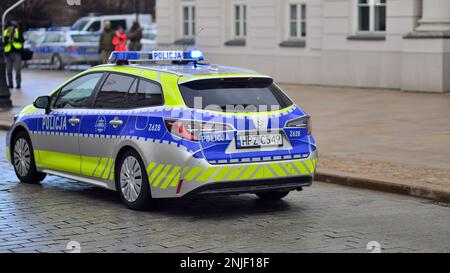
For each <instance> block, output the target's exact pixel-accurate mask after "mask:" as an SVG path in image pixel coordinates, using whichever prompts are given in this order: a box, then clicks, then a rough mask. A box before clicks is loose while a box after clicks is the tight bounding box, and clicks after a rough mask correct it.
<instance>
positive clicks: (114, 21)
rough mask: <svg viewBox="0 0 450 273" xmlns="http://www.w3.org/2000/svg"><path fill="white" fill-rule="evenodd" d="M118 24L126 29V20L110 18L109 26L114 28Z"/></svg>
mask: <svg viewBox="0 0 450 273" xmlns="http://www.w3.org/2000/svg"><path fill="white" fill-rule="evenodd" d="M118 26H121V27H123V29H125V30H128V28H127V21H126V20H111V28H112V29H113V30H116V29H117V27H118Z"/></svg>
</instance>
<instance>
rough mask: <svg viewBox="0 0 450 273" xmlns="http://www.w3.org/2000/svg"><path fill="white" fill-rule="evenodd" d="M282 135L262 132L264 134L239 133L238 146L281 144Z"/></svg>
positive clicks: (250, 146)
mask: <svg viewBox="0 0 450 273" xmlns="http://www.w3.org/2000/svg"><path fill="white" fill-rule="evenodd" d="M282 145H283V137H282V136H281V134H264V135H241V136H238V141H237V147H238V148H252V147H267V146H282Z"/></svg>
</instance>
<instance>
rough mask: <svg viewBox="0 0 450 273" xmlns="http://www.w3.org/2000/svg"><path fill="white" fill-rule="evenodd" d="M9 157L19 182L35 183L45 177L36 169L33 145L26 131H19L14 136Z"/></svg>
mask: <svg viewBox="0 0 450 273" xmlns="http://www.w3.org/2000/svg"><path fill="white" fill-rule="evenodd" d="M11 158H12V162H13V165H14V171H15V172H16V175H17V177H18V178H19V180H20V181H21V182H23V183H29V184H37V183H40V182H42V180H44V179H45V177H46V174H45V173H41V172H38V171H37V170H36V162H35V160H34V153H33V146H32V145H31V140H30V137H29V136H28V134H27V133H26V132H24V131H21V132H19V133H18V134H17V135H16V137H15V138H14V144H13V148H12V157H11Z"/></svg>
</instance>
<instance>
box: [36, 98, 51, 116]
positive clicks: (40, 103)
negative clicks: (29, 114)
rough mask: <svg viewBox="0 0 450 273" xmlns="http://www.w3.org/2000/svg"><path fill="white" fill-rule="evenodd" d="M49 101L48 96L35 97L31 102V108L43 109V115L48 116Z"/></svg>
mask: <svg viewBox="0 0 450 273" xmlns="http://www.w3.org/2000/svg"><path fill="white" fill-rule="evenodd" d="M50 101H51V100H50V97H49V96H41V97H37V99H36V100H35V101H34V102H33V106H34V107H36V108H38V109H45V114H50Z"/></svg>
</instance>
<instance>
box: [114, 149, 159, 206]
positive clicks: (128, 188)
mask: <svg viewBox="0 0 450 273" xmlns="http://www.w3.org/2000/svg"><path fill="white" fill-rule="evenodd" d="M116 188H117V190H118V191H119V193H120V197H121V199H122V201H123V202H124V203H125V205H127V207H128V208H130V209H133V210H143V209H146V208H148V207H149V206H150V204H151V201H152V196H151V191H150V185H149V182H148V176H147V172H146V168H145V166H144V163H143V162H142V159H141V157H140V156H139V154H138V153H137V152H136V151H134V150H131V149H130V150H127V151H126V152H125V153H124V154H123V156H122V157H121V159H120V162H119V164H118V169H117V171H116Z"/></svg>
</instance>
